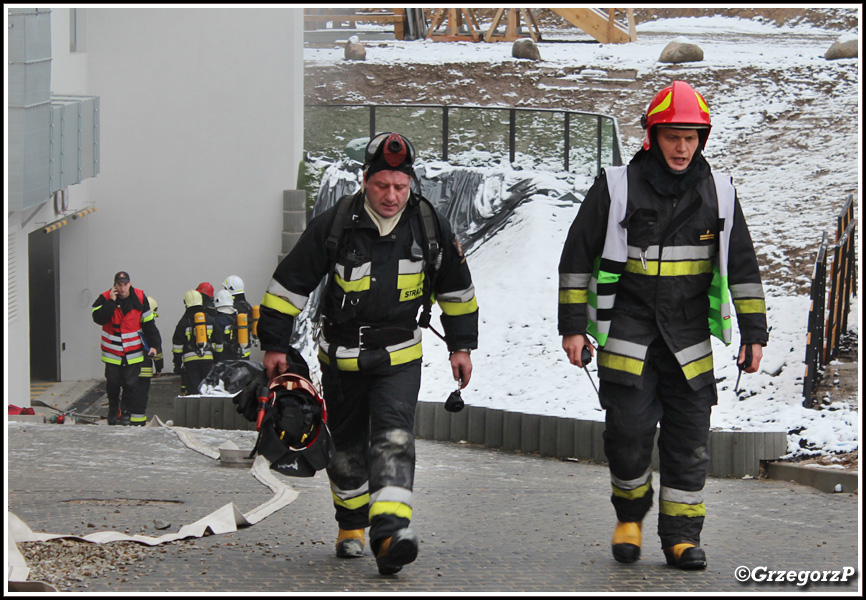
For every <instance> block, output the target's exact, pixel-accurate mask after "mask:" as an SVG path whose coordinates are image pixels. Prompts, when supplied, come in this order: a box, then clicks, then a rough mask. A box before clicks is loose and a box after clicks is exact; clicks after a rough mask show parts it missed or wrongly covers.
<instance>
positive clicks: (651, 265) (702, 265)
mask: <svg viewBox="0 0 866 600" xmlns="http://www.w3.org/2000/svg"><path fill="white" fill-rule="evenodd" d="M625 270H626V271H628V272H629V273H636V274H637V275H662V276H663V277H673V276H677V275H701V274H703V273H712V271H713V263H712V262H711V261H709V260H682V261H677V262H663V263H662V264H661V269H659V263H658V262H656V261H650V262H647V265H646V271H644V268H643V264H641V262H640V261H639V260H632V259H629V261H628V262H627V263H626V264H625Z"/></svg>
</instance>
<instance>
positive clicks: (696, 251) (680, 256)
mask: <svg viewBox="0 0 866 600" xmlns="http://www.w3.org/2000/svg"><path fill="white" fill-rule="evenodd" d="M715 255H716V247H715V245H713V244H710V245H708V246H665V248H664V250H662V260H665V261H674V260H707V259H710V258H712V257H714V256H715Z"/></svg>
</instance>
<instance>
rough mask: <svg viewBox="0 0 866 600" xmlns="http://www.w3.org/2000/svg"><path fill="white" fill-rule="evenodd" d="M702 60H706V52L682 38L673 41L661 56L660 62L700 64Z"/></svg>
mask: <svg viewBox="0 0 866 600" xmlns="http://www.w3.org/2000/svg"><path fill="white" fill-rule="evenodd" d="M701 60H704V51H703V50H701V47H700V46H698V45H697V44H695V43H693V42H691V41H689V40H687V39H685V38H682V37H680V38H677V39H675V40H673V41H671V42H670V43H669V44H668V45H667V46H665V49H664V50H662V53H661V56H659V62H663V63H683V62H698V61H701Z"/></svg>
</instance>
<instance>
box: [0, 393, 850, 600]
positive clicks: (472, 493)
mask: <svg viewBox="0 0 866 600" xmlns="http://www.w3.org/2000/svg"><path fill="white" fill-rule="evenodd" d="M169 384H170V381H165V382H163V383H162V384H161V385H165V386H166V389H169V387H168V386H169ZM156 395H158V393H157V394H156ZM167 395H171V392H170V390H169V393H168V394H167ZM153 404H154V406H156V405H158V402H154V403H153ZM96 409H97V410H98V409H99V407H98V406H97V407H96ZM149 412H150V411H149ZM161 418H162V417H161ZM186 431H188V432H190V433H192V434H193V435H194V436H195V437H196V438H197V439H199V440H200V441H201V442H202V443H204V444H206V445H210V446H213V447H216V446H218V445H219V444H220V443H221V442H222V441H224V440H232V441H235V443H237V444H238V446H239V447H240V448H241V449H245V450H247V449H250V448H251V447H252V443H253V441H254V438H253V437H252V436H253V434H252V432H242V431H234V432H231V431H221V430H211V429H196V430H186ZM7 444H8V471H7V472H8V490H7V499H8V506H9V510H10V511H11V512H13V513H15V514H16V515H17V516H18V517H19V518H21V519H22V520H23V521H24V522H25V523H26V524H27V525H28V526H29V527H30V528H31V529H32V530H33V531H35V532H45V533H55V534H66V535H73V536H85V535H89V534H92V533H95V532H97V531H120V532H127V533H129V534H136V533H141V534H144V535H149V536H156V537H159V536H161V535H163V534H165V533H171V532H176V531H177V530H178V529H179V528H180V527H181V526H183V525H186V524H189V523H192V522H194V521H197V520H199V519H201V518H202V517H205V516H206V515H209V514H210V513H212V512H213V511H215V510H217V509H218V508H221V507H223V506H224V505H226V504H228V503H232V504H234V505H235V507H237V508H238V509H239V511H241V512H243V513H247V512H248V511H251V510H252V509H254V508H256V507H258V506H260V505H261V504H262V503H265V502H268V501H269V500H270V499H271V498H272V492H271V490H270V489H268V488H267V487H265V486H264V485H262V484H261V483H259V481H257V480H256V479H255V478H253V477H252V475H251V474H250V472H249V470H248V469H244V468H229V467H226V466H222V465H221V464H220V461H218V460H214V459H212V458H208V457H207V456H205V455H203V454H201V453H199V452H195V451H193V450H191V449H189V448H188V447H187V446H185V445H184V444H183V443H182V442H181V440H180V438H179V437H178V435H177V434H176V432H174V431H171V430H168V429H164V428H162V427H108V426H107V425H103V424H98V425H81V424H79V425H52V424H41V423H40V424H31V423H17V422H16V423H10V424H9V426H8V428H7ZM417 456H418V458H417V470H416V486H415V491H416V495H415V506H414V520H413V527H414V528H415V529H416V530H417V532H418V534H419V536H420V538H421V547H420V553H419V556H418V560H417V561H416V562H415V563H413V564H411V565H408V566H407V567H405V568H404V569H403V571H402V572H400V573H399V574H397V575H396V576H391V577H381V576H379V575H378V573H377V570H376V565H375V560H374V559H373V557H372V556H371V555H370V554H369V550H368V551H367V554H366V555H365V556H364V557H363V558H361V559H355V560H340V559H337V558H336V557H335V556H334V548H333V541H334V538H335V534H336V525H335V523H334V521H333V508H332V506H331V499H330V491H329V487H328V481H327V477H326V476H325V475H324V474H323V473H319V474H317V475H316V476H315V477H313V478H310V479H290V478H287V477H283V476H279V475H278V476H277V477H280V480H281V481H283V482H285V483H287V484H289V485H291V486H292V487H293V488H294V489H295V490H296V491H297V492H298V493H299V495H298V497H297V499H296V500H294V502H292V503H290V504H288V505H287V506H285V507H283V508H281V509H280V510H278V511H276V512H274V513H273V514H271V515H270V516H268V517H266V518H265V519H264V520H262V521H260V522H258V523H256V524H255V525H252V526H249V527H246V528H243V529H239V530H237V531H234V532H231V533H224V534H218V535H208V536H205V537H201V538H189V539H187V540H182V541H176V542H171V543H166V544H162V545H159V546H153V547H149V551H148V553H147V556H146V558H145V559H144V560H141V561H139V562H137V563H134V564H132V565H130V566H128V567H126V568H125V569H118V570H116V571H115V572H112V573H110V574H108V575H106V576H103V577H100V578H95V579H88V580H87V581H86V583H87V587H86V588H85V587H83V586H82V587H77V588H75V589H70V590H68V591H79V592H80V591H84V590H86V591H88V592H94V593H97V592H114V593H148V592H149V593H154V592H173V593H184V592H195V593H207V592H210V593H242V592H260V593H299V594H307V593H315V592H322V593H340V592H344V593H345V592H348V593H353V594H358V593H379V594H382V593H401V594H407V593H409V594H411V593H431V594H446V593H476V594H498V595H502V594H508V593H525V594H571V593H577V594H582V593H606V592H609V593H680V592H690V593H699V594H700V593H706V594H710V593H722V592H727V593H762V592H777V593H778V592H785V593H796V592H799V591H802V590H803V589H804V588H802V587H800V586H798V585H797V584H796V582H786V583H778V582H774V583H768V582H766V581H764V582H755V581H750V582H747V583H740V582H738V581H737V578H736V573H737V568H738V567H740V566H745V567H748V568H750V569H757V571H756V574H757V576H758V578H761V575H762V574H766V573H767V572H769V571H771V570H772V571H794V572H800V571H809V572H815V575H813V577H823V572H824V571H828V572H830V571H835V570H838V571H840V572H841V571H842V569H844V568H845V567H854V568H855V569H858V571H857V575H855V576H854V577H853V578H852V579H851V580H849V582H848V583H847V584H842V583H823V582H817V581H816V582H812V583H809V585H808V587H806V588H805V590H807V591H811V592H821V593H825V594H829V593H832V594H840V593H841V594H844V593H852V594H853V593H855V592H857V593H858V594H859V592H860V591H861V589H862V588H861V583H860V579H859V565H860V564H861V560H862V558H861V555H860V550H859V540H858V532H859V531H860V524H859V521H858V508H859V497H858V495H857V494H826V493H822V492H819V491H817V490H814V489H812V488H810V487H805V486H800V485H797V484H792V483H786V482H779V481H770V480H754V479H752V480H732V479H710V480H709V481H708V483H707V486H706V497H707V512H708V517H707V522H706V525H705V528H704V535H703V546H704V548H705V549H706V551H707V556H708V561H709V567H708V568H707V570H706V571H698V572H680V571H678V570H676V569H672V568H670V567H668V566H666V565H665V562H664V557H663V555H662V552H661V550H660V548H659V546H658V540H657V538H656V536H655V527H656V514H657V513H656V509H653V511H652V513H651V517H650V518H649V519H648V521H647V522H646V527H645V535H644V537H645V543H644V550H643V557H642V559H641V560H640V562H638V563H636V564H634V565H621V564H619V563H616V562H615V561H614V560H613V559H612V557H611V553H610V536H611V532H612V528H613V524H614V515H613V510H612V508H611V506H610V502H609V499H608V497H609V494H610V484H609V480H608V473H607V469H606V467H604V466H599V465H593V464H583V463H576V462H570V461H569V462H564V461H558V460H554V459H545V458H538V457H536V456H529V455H519V454H511V453H507V452H502V451H495V450H490V449H486V448H478V447H472V446H468V445H459V444H451V443H446V442H431V441H425V440H419V441H418V444H417ZM158 521H162V522H164V523H170V524H171V526H170V528H169V529H167V530H157V529H156V525H157V523H156V522H158ZM113 543H116V542H113ZM761 568H765V570H762V569H761ZM819 571H820V573H819ZM793 576H794V577H796V576H797V574H796V573H795V574H794V575H793ZM829 576H832V575H831V574H830V573H828V577H829Z"/></svg>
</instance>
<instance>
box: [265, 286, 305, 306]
mask: <svg viewBox="0 0 866 600" xmlns="http://www.w3.org/2000/svg"><path fill="white" fill-rule="evenodd" d="M266 292H267V293H268V294H270V295H272V296H276V297H278V298H282V299H283V300H285V301H286V302H288V303H290V304H291V305H292V306H294V307H295V308H297V309H299V310H303V309H304V306H305V305H306V304H307V300H308V299H309V296H302V295H300V294H296V293H294V292H290V291H289V290H287V289H286V288H284V287H283V286H282V285H280V284H279V283H277V281H276V280H274V279H271V282H270V283H269V284H268V289H267V290H266Z"/></svg>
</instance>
